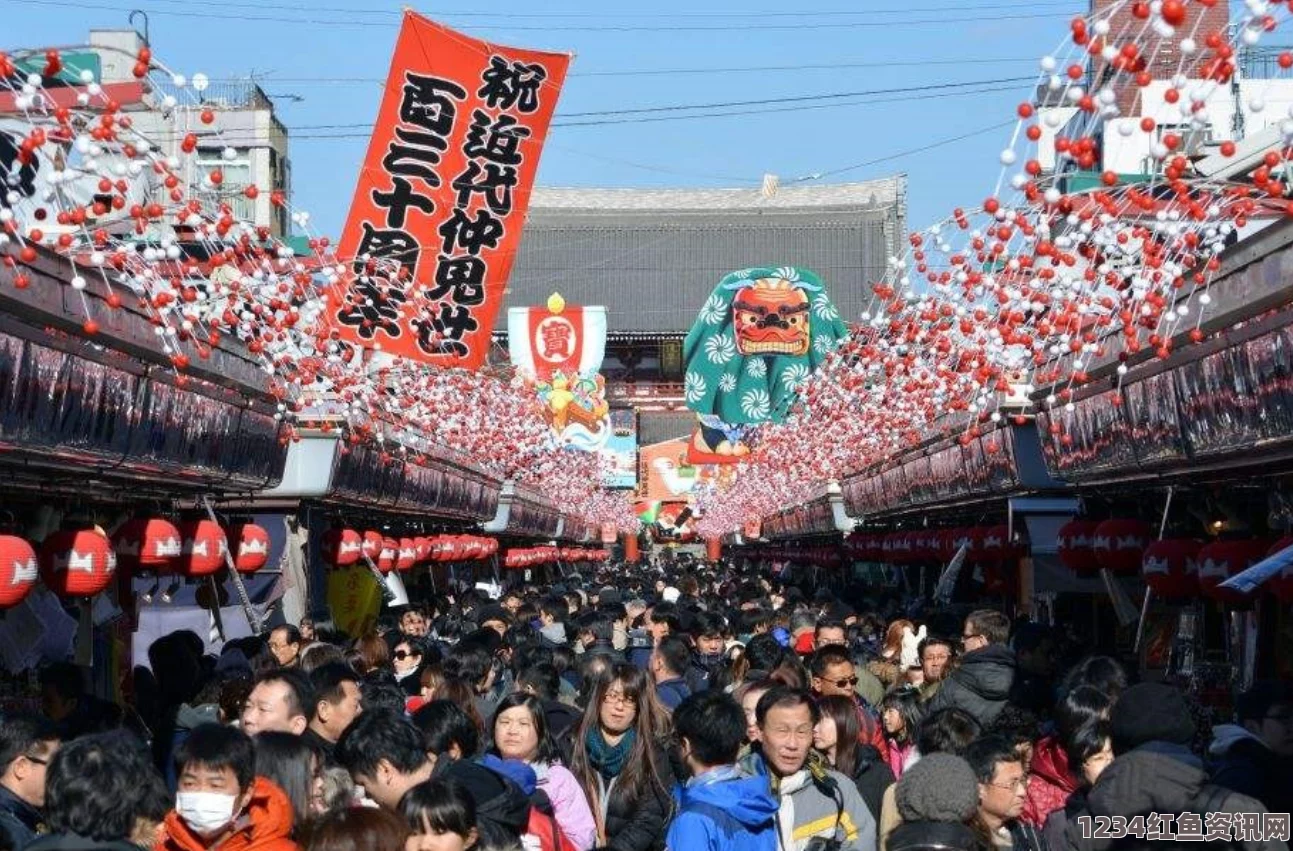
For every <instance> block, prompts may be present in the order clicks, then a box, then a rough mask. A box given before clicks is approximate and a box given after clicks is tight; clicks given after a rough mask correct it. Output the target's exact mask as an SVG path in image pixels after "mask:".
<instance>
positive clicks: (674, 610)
mask: <svg viewBox="0 0 1293 851" xmlns="http://www.w3.org/2000/svg"><path fill="white" fill-rule="evenodd" d="M651 623H667V624H668V625H669V632H670V633H674V632H678V630H679V629H681V628H682V625H681V622H680V621H679V619H678V607H677V605H675V604H673V603H657V604H656V605H655V608H653V609H651Z"/></svg>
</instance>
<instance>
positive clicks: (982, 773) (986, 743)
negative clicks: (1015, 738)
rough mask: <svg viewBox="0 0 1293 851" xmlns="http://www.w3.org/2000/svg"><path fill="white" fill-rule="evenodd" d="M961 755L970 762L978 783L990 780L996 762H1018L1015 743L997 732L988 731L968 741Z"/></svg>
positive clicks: (995, 767)
mask: <svg viewBox="0 0 1293 851" xmlns="http://www.w3.org/2000/svg"><path fill="white" fill-rule="evenodd" d="M962 756H963V757H964V758H965V761H966V762H968V763H969V764H970V768H972V769H973V770H974V776H975V777H977V778H978V780H979V782H980V783H991V782H992V778H993V777H995V776H996V773H997V763H999V762H1019V751H1018V750H1016V749H1015V743H1014V742H1012V741H1011V740H1010V739H1009V738H1007V737H1006V736H1002V735H999V734H997V733H988V734H987V735H985V736H980V737H979V738H977V739H975V740H974V741H973V742H970V744H969V747H967V748H966V749H965V753H964V754H962Z"/></svg>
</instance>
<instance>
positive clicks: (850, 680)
mask: <svg viewBox="0 0 1293 851" xmlns="http://www.w3.org/2000/svg"><path fill="white" fill-rule="evenodd" d="M826 682H828V683H831V684H832V685H834V686H835V687H836V688H852V687H853V686H855V685H857V684H858V678H857V677H845V678H844V679H842V680H827V681H826Z"/></svg>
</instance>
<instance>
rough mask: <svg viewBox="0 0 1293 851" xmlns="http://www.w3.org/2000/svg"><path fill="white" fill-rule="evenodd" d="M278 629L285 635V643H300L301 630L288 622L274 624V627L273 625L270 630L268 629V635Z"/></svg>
mask: <svg viewBox="0 0 1293 851" xmlns="http://www.w3.org/2000/svg"><path fill="white" fill-rule="evenodd" d="M279 630H282V631H283V632H284V633H285V634H286V635H287V643H288V644H300V643H301V631H300V630H299V629H297V628H296V627H294V626H292V625H291V624H290V623H285V624H279V625H278V626H276V627H274V628H273V629H271V630H270V631H269V634H270V635H273V634H274V633H276V632H278V631H279Z"/></svg>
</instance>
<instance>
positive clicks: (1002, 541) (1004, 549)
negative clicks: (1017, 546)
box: [983, 524, 1014, 562]
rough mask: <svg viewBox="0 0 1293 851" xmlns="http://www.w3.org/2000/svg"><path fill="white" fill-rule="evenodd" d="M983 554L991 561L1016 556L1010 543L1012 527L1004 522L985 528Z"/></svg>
mask: <svg viewBox="0 0 1293 851" xmlns="http://www.w3.org/2000/svg"><path fill="white" fill-rule="evenodd" d="M983 556H984V558H986V559H988V560H990V561H994V562H996V561H1004V560H1005V559H1008V558H1012V557H1013V556H1014V547H1013V546H1011V543H1010V527H1009V526H1006V525H1004V524H1002V525H1000V526H989V527H987V528H986V529H984V530H983Z"/></svg>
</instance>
